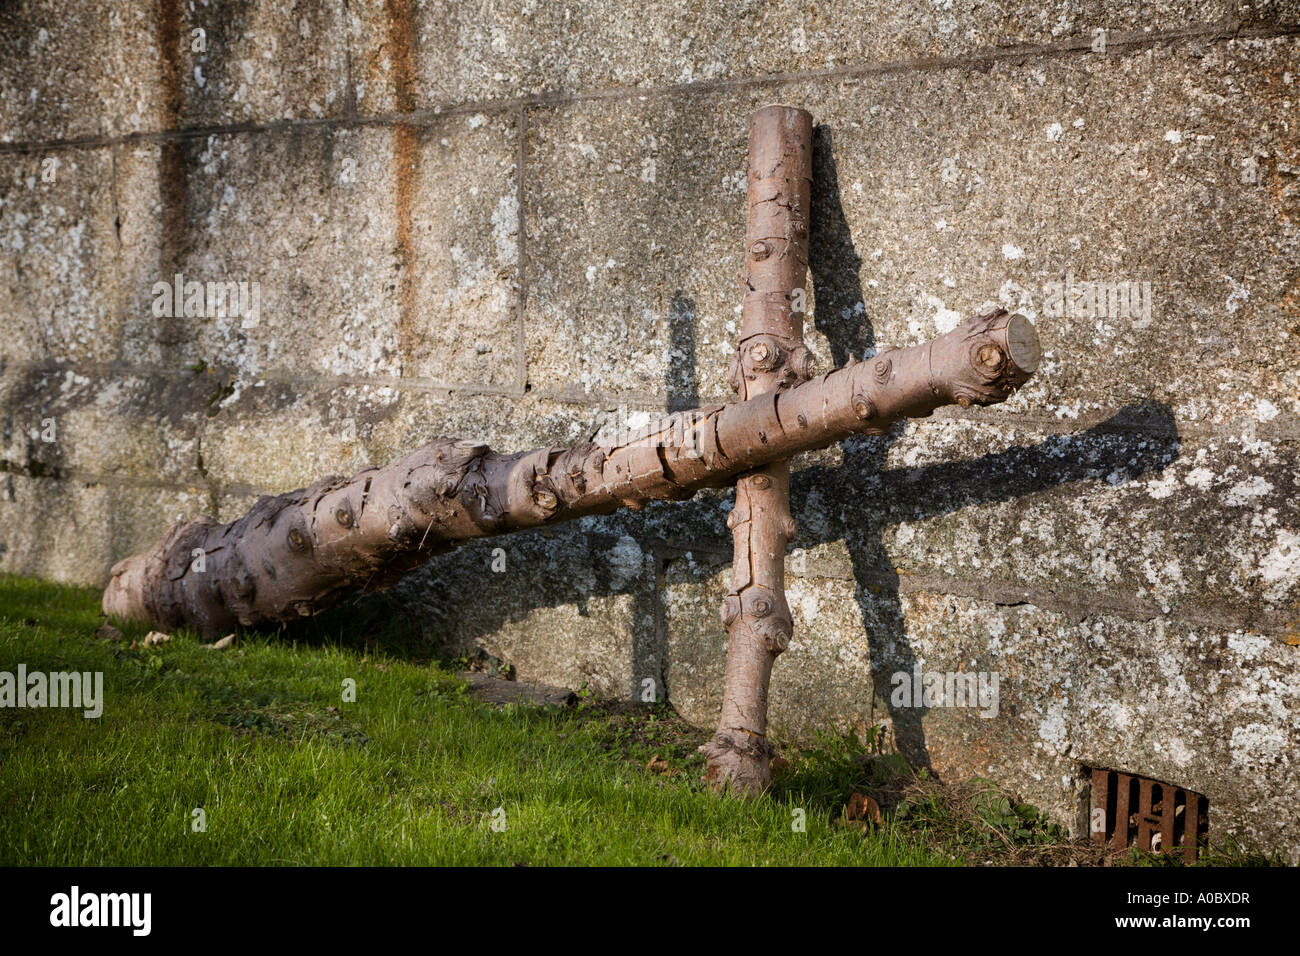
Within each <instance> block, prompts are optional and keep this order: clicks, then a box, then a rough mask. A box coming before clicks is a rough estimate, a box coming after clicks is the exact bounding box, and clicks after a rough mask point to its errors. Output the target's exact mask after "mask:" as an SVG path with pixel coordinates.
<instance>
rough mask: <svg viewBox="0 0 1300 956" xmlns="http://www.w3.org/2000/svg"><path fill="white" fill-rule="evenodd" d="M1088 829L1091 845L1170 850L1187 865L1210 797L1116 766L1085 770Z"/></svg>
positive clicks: (1204, 827)
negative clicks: (1088, 777) (1089, 785)
mask: <svg viewBox="0 0 1300 956" xmlns="http://www.w3.org/2000/svg"><path fill="white" fill-rule="evenodd" d="M1084 769H1085V771H1086V772H1088V773H1090V774H1091V777H1092V797H1091V805H1090V807H1089V811H1088V830H1089V832H1090V834H1091V836H1092V842H1093V843H1109V844H1111V846H1113V847H1114V848H1115V849H1117V850H1122V849H1124V848H1125V847H1130V846H1136V847H1140V848H1141V849H1143V850H1153V851H1156V852H1162V853H1174V854H1177V855H1179V856H1181V857H1182V858H1183V859H1184V860H1185V861H1187V862H1188V863H1191V862H1192V861H1193V860H1195V859H1196V851H1197V848H1198V847H1200V846H1202V845H1204V843H1205V839H1206V836H1207V834H1208V832H1209V809H1210V804H1209V801H1208V800H1206V799H1205V797H1203V796H1201V794H1199V793H1194V792H1193V791H1191V790H1184V789H1183V788H1182V787H1175V786H1173V785H1172V784H1167V783H1161V782H1160V781H1158V780H1151V779H1149V778H1147V777H1138V776H1135V775H1133V774H1128V773H1120V772H1119V771H1117V770H1089V769H1088V768H1084Z"/></svg>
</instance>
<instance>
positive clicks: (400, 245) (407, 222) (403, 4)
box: [386, 0, 420, 374]
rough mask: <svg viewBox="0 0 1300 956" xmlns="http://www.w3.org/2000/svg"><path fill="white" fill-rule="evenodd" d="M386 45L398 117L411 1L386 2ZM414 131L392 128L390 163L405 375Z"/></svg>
mask: <svg viewBox="0 0 1300 956" xmlns="http://www.w3.org/2000/svg"><path fill="white" fill-rule="evenodd" d="M386 7H387V13H388V43H389V47H390V48H391V56H392V84H393V98H394V102H395V104H396V106H397V111H398V112H399V113H410V112H411V111H412V110H413V109H414V108H415V94H414V90H413V80H412V68H411V46H412V42H411V41H412V35H413V28H412V24H411V0H387V4H386ZM419 139H420V138H419V133H418V132H417V130H416V129H415V127H413V126H411V125H409V124H406V123H398V124H397V125H396V126H394V128H393V163H394V165H395V174H396V179H397V195H396V203H397V205H396V218H397V236H396V246H395V253H396V256H397V265H398V268H399V269H400V273H399V275H398V292H397V294H398V310H399V318H398V334H397V342H398V354H399V356H400V359H401V367H402V373H403V374H405V373H406V370H407V367H408V363H410V362H411V359H412V354H413V352H414V350H415V337H416V332H417V329H416V312H415V276H414V274H413V273H414V265H415V263H414V252H413V249H412V245H411V209H412V206H413V205H414V201H415V190H416V183H417V181H418V180H419V177H420V148H419V146H420V143H419Z"/></svg>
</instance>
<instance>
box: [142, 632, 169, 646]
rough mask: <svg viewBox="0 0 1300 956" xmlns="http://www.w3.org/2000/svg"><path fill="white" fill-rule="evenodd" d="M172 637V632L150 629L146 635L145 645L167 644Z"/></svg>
mask: <svg viewBox="0 0 1300 956" xmlns="http://www.w3.org/2000/svg"><path fill="white" fill-rule="evenodd" d="M171 639H172V636H171V635H170V634H164V633H163V632H162V631H150V632H149V633H148V634H146V635H145V636H144V646H145V647H157V646H158V645H159V644H166V643H167V642H168V641H170V640H171Z"/></svg>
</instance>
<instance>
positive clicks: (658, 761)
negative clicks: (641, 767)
mask: <svg viewBox="0 0 1300 956" xmlns="http://www.w3.org/2000/svg"><path fill="white" fill-rule="evenodd" d="M645 768H646V769H647V770H649V771H651V772H653V773H666V774H669V775H670V776H676V775H677V771H676V770H674V769H673V765H672V764H670V763H669V762H668V761H667V760H665V759H664V758H663V757H661V756H659V755H658V754H655V755H654V756H653V757H651V758H650V762H649V763H648V764H646V765H645Z"/></svg>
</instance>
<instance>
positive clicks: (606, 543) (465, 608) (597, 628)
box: [394, 528, 663, 700]
mask: <svg viewBox="0 0 1300 956" xmlns="http://www.w3.org/2000/svg"><path fill="white" fill-rule="evenodd" d="M653 571H654V563H653V557H652V555H650V554H647V553H646V552H645V551H643V549H642V548H641V546H640V544H639V543H638V542H637V540H636V539H635V538H632V537H630V536H623V537H619V538H613V537H611V536H608V535H592V534H588V533H584V532H582V531H581V530H580V529H574V528H569V529H563V530H556V531H550V532H544V533H534V534H526V535H514V536H511V537H510V538H508V539H501V540H499V541H495V540H489V541H483V542H476V543H473V544H469V545H465V546H464V547H462V548H460V549H458V550H457V551H455V552H452V553H451V554H449V555H445V556H441V557H437V558H434V559H433V561H431V562H430V563H429V565H428V566H427V567H426V568H424V569H421V570H420V571H418V572H416V573H415V574H413V575H410V576H409V577H408V578H406V579H404V580H403V581H402V582H401V583H400V584H399V585H398V586H397V587H396V588H395V589H394V593H395V594H396V595H397V596H398V597H399V599H401V600H402V601H403V603H405V604H407V605H409V606H410V607H412V608H413V609H415V610H416V611H417V613H419V614H420V615H421V616H423V617H425V618H427V619H428V620H429V622H430V634H431V637H432V638H433V640H434V642H435V646H437V647H439V648H441V649H442V650H443V651H445V652H450V653H461V652H464V651H467V650H471V649H473V648H474V647H476V646H477V647H483V648H485V649H486V650H487V651H489V652H490V653H491V654H493V655H494V656H496V657H498V658H500V659H502V660H504V661H507V662H509V663H511V664H513V665H514V666H515V668H516V671H517V676H518V679H519V680H522V681H529V682H534V683H545V684H557V685H559V686H562V687H570V688H574V689H580V688H583V687H586V688H587V689H589V690H591V691H592V692H594V693H597V694H601V695H605V696H616V697H626V698H634V699H637V700H640V699H643V698H642V694H643V693H645V692H646V690H647V687H646V685H645V684H644V683H643V682H644V681H646V680H649V681H653V684H652V685H649V690H650V691H651V692H652V693H653V694H654V699H659V698H661V697H662V696H663V695H662V690H661V688H662V678H661V673H662V665H661V662H660V660H659V652H658V646H657V643H656V641H655V637H654V635H655V613H654V604H653V600H654V599H653V591H654V585H655V582H654V578H653ZM466 594H473V595H474V600H472V601H469V602H467V601H465V600H464V599H463V598H464V596H465V595H466Z"/></svg>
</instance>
